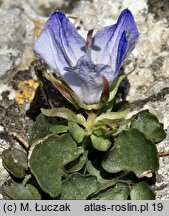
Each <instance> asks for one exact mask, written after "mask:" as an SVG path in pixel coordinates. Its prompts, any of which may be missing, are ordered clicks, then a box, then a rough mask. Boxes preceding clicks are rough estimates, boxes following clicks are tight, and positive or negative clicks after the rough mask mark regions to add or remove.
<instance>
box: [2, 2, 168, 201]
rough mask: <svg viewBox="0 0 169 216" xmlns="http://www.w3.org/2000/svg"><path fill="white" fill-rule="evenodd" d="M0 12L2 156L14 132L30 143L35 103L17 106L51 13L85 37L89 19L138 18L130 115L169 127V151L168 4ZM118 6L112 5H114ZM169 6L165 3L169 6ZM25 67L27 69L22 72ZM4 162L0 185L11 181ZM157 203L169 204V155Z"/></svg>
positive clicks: (15, 6)
mask: <svg viewBox="0 0 169 216" xmlns="http://www.w3.org/2000/svg"><path fill="white" fill-rule="evenodd" d="M1 2H2V3H1V7H0V18H1V19H0V25H1V29H0V47H1V49H0V77H1V80H2V81H1V82H0V120H1V121H0V122H1V124H0V154H1V152H2V149H4V148H7V147H8V146H9V143H11V142H12V143H13V144H16V142H15V141H14V140H12V141H11V139H12V138H11V137H8V135H9V132H18V133H19V134H20V135H21V136H23V137H25V139H27V138H28V136H29V133H30V128H31V125H32V122H33V121H32V120H31V119H29V118H28V117H27V116H26V113H27V110H28V109H29V107H30V104H28V103H25V104H23V105H18V104H17V103H16V102H15V94H16V91H17V85H18V82H19V81H20V80H24V79H30V78H35V75H34V70H33V67H32V64H31V63H32V61H33V56H32V53H31V49H32V45H33V43H34V40H35V35H36V34H35V28H36V27H37V23H38V22H35V20H38V19H39V20H41V21H42V23H43V21H44V20H45V19H46V18H47V17H45V16H48V15H49V14H50V13H51V12H52V10H53V9H54V8H55V9H60V10H63V11H64V12H66V14H67V15H69V16H70V18H71V21H72V22H73V23H74V24H75V25H76V27H77V28H78V29H79V32H80V33H81V34H82V35H83V36H84V37H86V32H85V31H84V29H83V27H84V25H85V23H86V22H87V21H86V20H87V19H88V18H89V16H97V17H98V22H99V24H101V25H103V26H105V25H109V24H112V23H113V22H115V21H116V18H117V17H118V15H119V13H120V11H121V10H123V9H124V8H126V7H128V8H129V9H130V10H131V11H132V12H133V14H134V17H135V20H136V22H137V24H138V27H139V31H140V41H139V44H138V46H137V48H136V49H135V50H134V52H133V53H132V55H130V57H129V58H128V59H127V60H126V62H125V71H127V72H129V71H131V70H132V69H133V67H135V65H136V64H137V67H136V69H135V71H134V72H133V73H132V74H130V75H129V76H128V80H129V83H130V89H129V93H128V95H127V100H129V102H131V111H133V110H140V109H149V110H150V111H151V112H153V113H155V114H156V115H157V116H158V118H159V119H160V121H161V122H163V123H164V127H165V129H166V132H167V133H168V135H167V137H166V139H165V140H164V141H163V142H162V143H160V144H159V145H158V149H159V151H163V150H169V70H168V68H169V26H168V20H169V16H168V14H169V7H166V5H167V4H168V1H167V0H164V1H158V0H139V1H138V2H137V4H136V3H135V2H136V1H135V0H121V1H119V0H114V1H112V0H107V1H104V0H93V1H83V0H79V1H78V0H69V1H66V0H57V1H56V0H55V1H54V0H45V1H42V0H28V1H22V0H16V1H12V0H8V1H6V0H1ZM112 2H113V3H112ZM165 2H166V3H165ZM21 65H22V67H21ZM7 175H8V174H7V172H6V171H5V170H4V169H3V166H2V164H1V160H0V184H2V183H3V182H4V181H5V180H6V177H7ZM155 190H156V194H157V199H169V156H165V157H160V169H159V171H158V174H157V183H156V185H155Z"/></svg>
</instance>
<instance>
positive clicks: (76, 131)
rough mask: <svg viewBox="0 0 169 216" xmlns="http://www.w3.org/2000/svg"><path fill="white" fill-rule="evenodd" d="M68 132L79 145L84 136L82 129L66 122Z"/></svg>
mask: <svg viewBox="0 0 169 216" xmlns="http://www.w3.org/2000/svg"><path fill="white" fill-rule="evenodd" d="M68 130H69V134H70V135H71V136H72V137H73V139H74V140H75V141H76V142H77V143H81V142H82V141H83V139H84V137H85V135H86V133H85V131H84V129H83V128H81V127H80V126H79V125H78V124H76V123H74V122H68Z"/></svg>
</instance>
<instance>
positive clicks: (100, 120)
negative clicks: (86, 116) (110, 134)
mask: <svg viewBox="0 0 169 216" xmlns="http://www.w3.org/2000/svg"><path fill="white" fill-rule="evenodd" d="M127 114H128V109H125V110H123V111H119V112H108V113H103V114H101V115H99V116H98V117H96V119H95V121H94V125H95V126H97V125H102V124H103V125H104V124H112V123H113V122H116V120H120V119H123V118H124V117H126V115H127Z"/></svg>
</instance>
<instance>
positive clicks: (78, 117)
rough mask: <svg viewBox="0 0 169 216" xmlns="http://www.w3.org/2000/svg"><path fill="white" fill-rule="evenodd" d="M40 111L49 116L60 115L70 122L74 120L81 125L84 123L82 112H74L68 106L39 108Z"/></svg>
mask: <svg viewBox="0 0 169 216" xmlns="http://www.w3.org/2000/svg"><path fill="white" fill-rule="evenodd" d="M41 111H42V113H43V114H44V115H46V116H50V117H60V118H64V119H67V120H69V121H72V122H76V123H78V124H81V125H83V126H85V125H86V119H85V118H84V116H83V115H82V114H76V113H75V112H73V111H71V110H70V109H68V108H64V107H59V108H52V109H43V108H42V109H41Z"/></svg>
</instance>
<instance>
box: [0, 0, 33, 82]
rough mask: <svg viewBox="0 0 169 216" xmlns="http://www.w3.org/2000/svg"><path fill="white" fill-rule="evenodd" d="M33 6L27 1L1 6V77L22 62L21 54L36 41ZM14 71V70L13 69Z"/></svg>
mask: <svg viewBox="0 0 169 216" xmlns="http://www.w3.org/2000/svg"><path fill="white" fill-rule="evenodd" d="M30 11H31V8H30V7H29V6H28V5H27V4H26V3H25V1H19V0H17V1H14V2H13V3H12V2H10V4H3V5H2V6H1V8H0V26H1V28H0V77H3V78H5V74H6V72H7V71H8V70H10V69H13V68H15V67H16V66H18V65H19V63H21V56H22V53H23V52H24V50H25V49H26V48H27V47H32V45H33V42H34V37H33V31H32V29H33V27H34V24H33V22H32V21H31V19H30V16H31V15H32V14H34V13H33V12H32V13H30ZM11 71H12V70H11Z"/></svg>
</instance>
